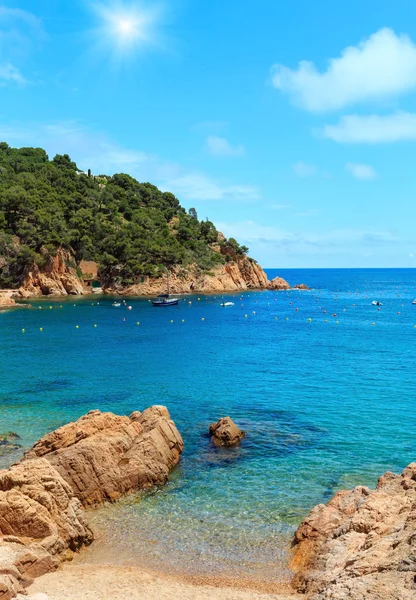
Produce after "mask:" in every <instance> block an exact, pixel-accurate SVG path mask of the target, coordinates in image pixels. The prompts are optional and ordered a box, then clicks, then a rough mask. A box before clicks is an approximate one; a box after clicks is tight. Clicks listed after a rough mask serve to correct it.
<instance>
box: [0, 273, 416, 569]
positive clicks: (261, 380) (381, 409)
mask: <svg viewBox="0 0 416 600" xmlns="http://www.w3.org/2000/svg"><path fill="white" fill-rule="evenodd" d="M277 274H279V275H280V276H282V277H284V278H286V279H287V280H288V281H289V282H290V283H292V284H295V283H302V282H304V283H307V284H308V285H309V286H311V287H313V288H314V289H313V290H312V291H311V292H299V291H289V292H248V293H244V294H242V295H229V296H227V300H232V301H234V302H235V305H234V306H233V307H227V308H222V307H221V306H220V302H221V299H222V298H221V296H217V297H213V296H200V300H198V296H190V297H186V299H185V300H183V301H182V302H181V303H180V305H179V306H178V307H169V308H165V309H157V308H153V307H152V306H151V304H150V303H149V302H148V301H147V300H129V304H131V305H132V307H133V309H132V310H131V311H127V310H126V309H125V308H123V307H120V308H113V307H112V306H111V302H112V300H111V299H110V298H108V297H107V298H106V297H100V298H96V297H93V298H91V297H89V298H81V299H75V300H74V299H70V300H60V301H58V302H50V301H49V300H48V301H40V300H35V301H33V302H32V304H33V309H31V310H15V311H9V312H4V313H1V314H0V353H1V354H0V356H1V387H0V423H1V424H0V431H2V430H13V431H16V432H17V433H19V434H20V435H21V436H22V443H23V445H26V446H28V445H31V444H32V443H33V442H34V441H35V440H36V439H37V438H39V437H40V436H41V435H43V434H44V433H45V432H47V431H50V430H51V429H53V428H56V427H58V426H59V425H62V424H63V423H66V422H68V421H69V420H71V419H75V418H77V417H79V416H80V415H82V414H83V413H85V412H87V411H88V410H91V409H92V408H99V409H101V410H111V411H115V412H118V413H127V414H128V413H130V412H131V411H133V410H137V409H138V410H140V409H143V408H145V407H146V406H149V405H151V404H166V405H167V406H168V408H169V410H170V412H171V415H172V418H173V419H174V420H175V422H176V424H177V426H178V428H179V429H180V431H181V433H182V436H183V438H184V441H185V451H184V455H183V459H182V461H181V465H180V467H179V468H178V469H177V470H176V471H175V473H174V474H173V476H172V481H171V483H170V484H169V485H168V486H167V487H166V488H164V489H163V490H160V491H158V492H156V493H152V494H148V495H145V496H144V497H140V498H138V499H137V498H133V499H132V498H130V499H128V500H127V501H125V502H122V503H121V504H119V505H117V506H114V507H107V508H105V509H104V510H101V511H98V512H97V514H96V515H95V516H94V519H95V521H96V524H97V526H98V527H99V528H100V529H101V531H102V535H103V537H105V538H110V541H111V544H110V545H111V548H112V550H113V555H112V558H111V560H122V561H126V560H130V561H133V562H134V561H136V560H137V561H141V562H144V563H146V564H150V565H152V566H158V562H160V561H163V562H164V566H165V567H166V565H165V563H166V561H168V562H169V564H171V566H172V568H179V569H183V568H186V569H187V570H188V571H201V570H206V571H209V572H218V571H221V570H222V571H227V572H235V571H241V570H244V571H245V572H246V573H248V574H249V575H250V576H251V575H253V576H256V573H260V572H264V569H265V568H266V569H267V571H268V574H269V575H270V576H271V577H278V576H280V575H282V576H283V575H284V572H285V571H284V564H285V560H286V548H287V544H288V541H289V540H290V536H291V535H292V533H293V530H294V527H295V526H296V524H297V523H298V522H299V521H300V519H301V518H302V517H303V516H304V515H305V514H306V513H307V512H308V511H309V510H310V509H311V508H312V507H313V506H314V505H315V504H317V503H319V502H324V501H327V500H328V499H329V498H330V497H331V495H332V494H333V493H334V492H335V491H336V490H338V489H341V488H345V487H347V488H350V487H352V486H354V485H357V484H367V485H370V486H372V485H374V484H375V483H376V480H377V477H378V476H379V475H380V474H382V473H383V472H384V471H386V470H393V471H400V470H401V469H403V468H404V467H405V466H406V465H407V464H408V463H409V462H411V461H412V460H415V459H416V436H415V433H414V432H415V428H416V412H415V411H414V403H415V399H416V391H415V373H416V359H415V357H416V353H415V349H416V328H415V326H416V306H412V304H411V301H412V300H413V299H414V298H416V270H414V269H396V270H390V269H386V270H383V269H377V270H376V269H375V270H371V269H365V270H364V269H363V270H360V269H351V270H348V269H339V270H337V269H328V270H315V269H314V270H284V269H279V271H278V272H277V271H274V270H269V271H268V275H269V277H273V276H275V275H277ZM374 299H379V300H381V302H382V303H383V306H382V307H381V309H380V310H378V309H377V307H374V306H371V301H372V300H374ZM97 301H98V302H99V304H97ZM50 307H51V308H50ZM296 309H298V310H296ZM324 311H326V312H324ZM334 314H336V316H333V315H334ZM203 319H204V320H203ZM310 319H311V320H310ZM171 320H173V322H171ZM137 323H140V324H137ZM77 325H78V328H76V326H77ZM94 325H97V326H96V327H94ZM40 328H42V329H43V330H42V331H40ZM22 329H24V330H25V331H24V333H23V332H22ZM225 415H230V416H231V417H232V418H233V419H234V420H235V421H236V422H237V423H238V424H239V425H240V426H241V427H242V428H243V429H245V430H246V432H247V437H246V438H245V440H244V441H243V443H242V445H241V447H240V448H238V449H234V450H231V451H224V450H223V451H219V450H216V449H214V448H212V447H211V446H210V443H209V439H208V438H207V436H206V432H207V429H208V426H209V424H210V422H212V421H214V420H217V419H218V418H219V417H221V416H225ZM12 458H13V459H15V458H16V457H15V456H13V457H8V458H3V459H1V460H3V465H6V464H7V462H9V461H10V460H12ZM103 547H104V546H103V545H101V544H97V545H95V546H94V545H93V546H92V548H91V551H90V552H89V554H87V555H86V556H87V557H88V560H92V561H98V560H109V556H108V552H107V554H106V556H105V557H104V554H103V552H102V549H103ZM106 547H107V549H108V547H109V544H108V543H107V546H106ZM116 557H117V558H116Z"/></svg>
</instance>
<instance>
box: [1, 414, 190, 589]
mask: <svg viewBox="0 0 416 600" xmlns="http://www.w3.org/2000/svg"><path fill="white" fill-rule="evenodd" d="M182 449H183V442H182V438H181V436H180V434H179V432H178V430H177V429H176V427H175V425H174V423H173V421H171V419H170V416H169V412H168V411H167V409H166V408H165V407H163V406H153V407H150V408H148V409H147V410H145V411H144V412H143V413H139V412H135V413H133V414H132V415H131V416H130V417H122V416H118V415H114V414H112V413H101V412H100V411H91V412H90V413H88V414H87V415H85V416H84V417H81V419H79V420H78V421H76V422H75V423H70V424H69V425H65V426H64V427H61V428H60V429H57V430H56V431H54V432H52V433H51V434H49V435H46V436H45V437H44V438H42V439H41V440H39V442H38V443H37V444H35V446H34V447H33V448H32V449H31V450H30V451H29V452H27V453H26V455H25V457H24V458H23V459H22V460H21V461H20V462H19V463H17V464H16V465H14V466H12V467H11V468H10V469H7V470H3V471H0V600H10V599H11V598H13V597H14V596H15V595H16V594H17V593H18V592H22V591H24V589H25V588H26V587H27V586H28V585H30V583H31V582H32V581H33V578H35V577H38V576H40V575H42V574H44V573H46V572H48V571H51V570H54V569H56V568H57V567H58V565H59V562H60V561H62V560H65V559H68V558H70V557H71V555H72V553H73V552H75V551H77V550H79V549H80V548H81V547H82V546H84V545H87V544H90V543H91V542H92V541H93V533H92V531H91V530H90V528H89V527H88V525H87V523H86V521H85V518H84V512H83V506H84V507H88V506H91V505H94V504H99V503H102V502H104V501H106V500H110V501H113V500H117V499H118V498H120V497H121V496H122V495H124V494H128V493H131V492H133V491H137V490H139V489H143V488H149V487H151V486H153V485H159V484H163V483H165V482H166V480H167V478H168V476H169V471H170V470H171V469H172V468H173V467H174V466H175V465H176V464H177V462H178V461H179V458H180V455H181V452H182Z"/></svg>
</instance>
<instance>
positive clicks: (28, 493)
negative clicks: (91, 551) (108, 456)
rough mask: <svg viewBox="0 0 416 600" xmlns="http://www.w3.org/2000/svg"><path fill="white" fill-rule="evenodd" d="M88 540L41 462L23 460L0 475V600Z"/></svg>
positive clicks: (69, 499)
mask: <svg viewBox="0 0 416 600" xmlns="http://www.w3.org/2000/svg"><path fill="white" fill-rule="evenodd" d="M92 540H93V534H92V531H91V529H90V528H89V526H88V525H87V523H86V521H85V519H84V514H83V511H82V506H81V503H80V501H79V500H78V499H77V498H76V497H75V495H74V493H73V491H72V489H71V487H70V486H69V485H68V483H66V481H64V480H63V478H62V477H61V476H60V475H59V473H58V472H57V471H56V469H54V468H53V467H52V465H51V464H50V463H49V462H48V461H47V460H44V459H42V458H39V459H34V460H27V461H23V462H20V463H18V464H17V465H14V466H13V467H11V468H10V469H7V470H3V471H0V598H1V600H9V598H12V597H13V596H14V595H15V594H16V593H17V592H19V591H22V590H23V589H24V588H25V587H27V586H28V585H30V583H32V581H33V578H34V577H38V576H39V575H43V574H44V573H47V572H48V571H51V570H53V569H56V568H57V567H58V564H59V557H60V556H65V557H69V556H70V555H71V554H72V553H73V552H74V551H76V550H78V549H79V548H81V547H82V546H83V545H84V544H90V543H91V542H92Z"/></svg>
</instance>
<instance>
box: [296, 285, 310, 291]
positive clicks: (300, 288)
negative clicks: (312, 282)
mask: <svg viewBox="0 0 416 600" xmlns="http://www.w3.org/2000/svg"><path fill="white" fill-rule="evenodd" d="M293 289H294V290H306V291H309V290H310V289H311V288H310V287H308V286H307V285H306V283H298V284H296V285H294V286H293Z"/></svg>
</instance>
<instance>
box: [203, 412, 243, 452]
mask: <svg viewBox="0 0 416 600" xmlns="http://www.w3.org/2000/svg"><path fill="white" fill-rule="evenodd" d="M209 434H210V436H211V439H212V441H213V442H214V444H215V445H216V446H236V445H237V444H239V443H240V442H241V440H242V439H243V437H244V436H245V432H244V431H242V430H241V429H240V428H239V427H237V425H236V424H235V423H234V421H233V420H232V419H231V418H230V417H223V418H222V419H219V420H218V421H217V422H216V423H212V425H210V426H209Z"/></svg>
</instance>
